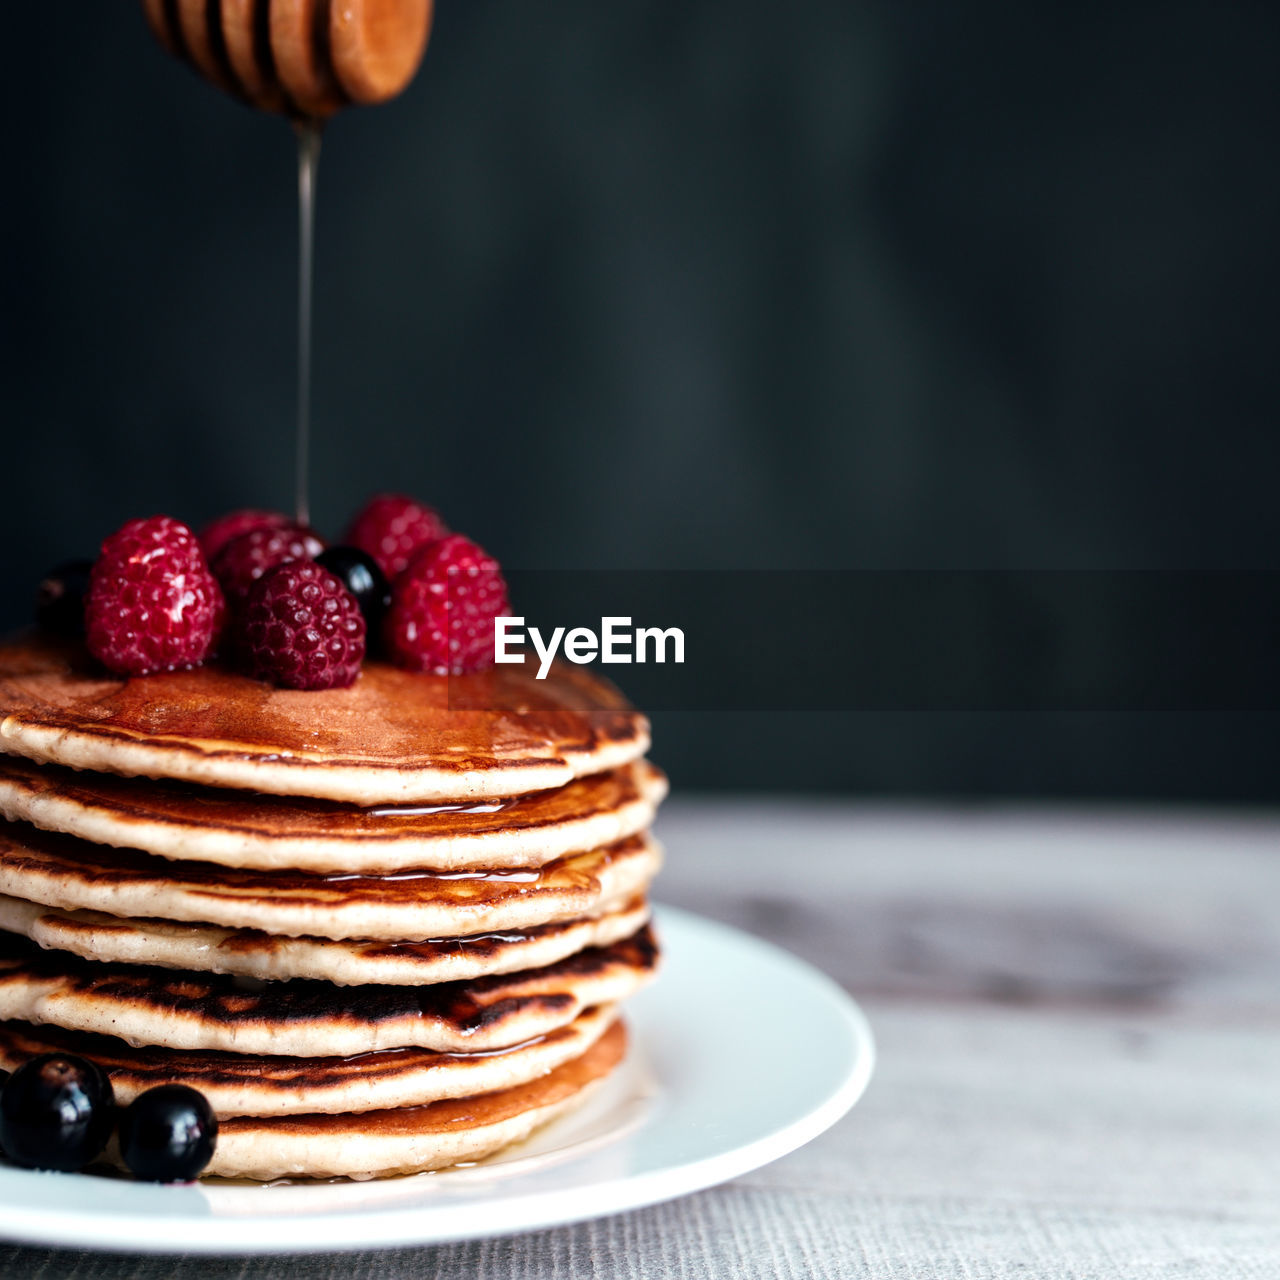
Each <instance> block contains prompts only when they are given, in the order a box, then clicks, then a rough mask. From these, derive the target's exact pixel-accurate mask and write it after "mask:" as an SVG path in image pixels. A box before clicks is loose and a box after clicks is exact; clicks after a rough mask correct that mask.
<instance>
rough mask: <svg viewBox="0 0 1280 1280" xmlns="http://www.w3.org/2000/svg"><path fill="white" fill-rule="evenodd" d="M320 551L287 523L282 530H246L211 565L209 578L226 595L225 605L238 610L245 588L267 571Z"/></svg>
mask: <svg viewBox="0 0 1280 1280" xmlns="http://www.w3.org/2000/svg"><path fill="white" fill-rule="evenodd" d="M323 550H324V543H323V542H321V541H320V539H319V538H318V537H316V535H315V534H314V533H313V532H312V531H311V530H310V529H304V528H303V527H302V526H301V525H296V524H289V525H286V526H285V527H284V528H282V529H263V528H258V529H250V530H249V532H248V533H242V534H240V536H239V537H237V538H232V539H231V541H230V542H228V543H227V544H226V546H224V547H223V548H222V550H221V551H220V552H219V553H218V557H217V559H216V560H214V562H213V575H214V577H215V578H217V579H218V582H219V583H220V584H221V585H222V589H223V591H225V592H226V593H227V603H228V604H229V605H230V606H231V608H232V609H233V610H234V609H238V608H239V607H240V606H241V605H242V604H244V601H245V597H246V596H247V595H248V594H249V588H250V587H252V586H253V584H254V583H255V582H256V581H257V580H258V579H259V578H261V577H262V575H263V574H264V573H266V571H267V570H268V569H274V568H275V567H276V565H278V564H283V563H284V562H285V561H286V560H314V559H315V558H316V556H318V555H319V554H320V553H321V552H322V551H323Z"/></svg>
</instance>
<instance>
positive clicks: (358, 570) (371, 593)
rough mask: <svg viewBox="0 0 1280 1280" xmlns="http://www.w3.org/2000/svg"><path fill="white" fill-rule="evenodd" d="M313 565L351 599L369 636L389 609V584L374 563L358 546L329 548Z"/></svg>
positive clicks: (317, 557)
mask: <svg viewBox="0 0 1280 1280" xmlns="http://www.w3.org/2000/svg"><path fill="white" fill-rule="evenodd" d="M316 564H319V565H323V566H324V567H325V568H326V569H328V570H329V572H330V573H331V574H333V576H334V577H335V578H337V579H338V581H339V582H341V583H342V585H343V586H344V587H346V589H347V590H348V591H350V592H351V594H352V595H353V596H355V598H356V603H357V604H358V605H359V606H360V612H361V613H363V614H364V620H365V622H366V624H367V625H368V627H369V632H370V634H371V635H372V634H373V632H374V628H376V627H379V626H381V625H382V619H383V617H385V615H386V612H387V610H388V609H389V608H390V607H391V584H390V583H389V582H388V581H387V577H386V574H384V573H383V572H382V570H381V569H380V568H379V567H378V562H377V561H376V560H375V559H374V558H373V557H372V556H371V555H370V554H369V553H368V552H367V551H361V550H360V548H359V547H330V548H329V550H328V551H322V552H321V553H320V554H319V555H318V556H316Z"/></svg>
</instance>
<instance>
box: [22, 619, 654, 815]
mask: <svg viewBox="0 0 1280 1280" xmlns="http://www.w3.org/2000/svg"><path fill="white" fill-rule="evenodd" d="M0 715H3V719H0V745H3V746H4V748H5V749H6V750H8V751H10V752H13V753H15V754H19V755H25V756H28V757H30V758H32V759H37V760H41V761H48V762H53V763H63V764H70V765H72V766H74V767H80V768H86V767H87V768H94V769H102V770H106V771H110V772H118V773H124V774H138V773H145V774H147V775H148V776H154V777H169V778H182V779H187V780H193V781H199V782H201V783H205V784H209V785H214V786H233V787H256V788H257V789H259V790H262V791H270V792H272V793H275V794H290V795H312V796H320V797H327V798H332V799H342V800H345V799H356V800H357V801H358V802H359V803H376V802H378V801H379V800H380V799H383V798H385V799H386V800H388V801H391V802H399V801H401V800H404V799H412V798H414V796H415V795H420V796H422V797H423V798H434V797H435V796H437V795H439V796H443V797H444V798H446V799H450V798H455V797H454V795H452V794H451V793H452V792H454V791H455V790H456V792H457V793H458V794H459V795H463V796H466V797H471V796H478V795H485V796H503V795H510V794H513V793H517V792H521V791H525V790H537V789H540V787H541V786H548V787H552V786H561V785H563V784H564V783H566V782H568V781H569V780H570V779H571V777H572V776H574V775H578V774H585V773H590V772H595V771H597V770H598V769H599V768H604V767H616V766H617V765H620V764H622V763H623V762H624V761H625V760H629V759H634V758H636V757H638V756H640V755H641V754H643V751H644V747H645V746H646V745H647V741H648V725H647V722H646V721H645V719H644V717H643V716H641V715H640V714H639V713H638V712H636V711H635V710H634V709H632V708H631V707H630V706H629V705H628V704H627V702H626V700H625V699H624V698H623V697H622V696H621V695H620V694H619V693H618V692H617V691H616V690H615V689H614V688H613V687H612V686H611V685H609V684H608V683H606V682H605V681H602V680H600V679H599V678H598V677H596V676H594V675H593V674H592V673H591V672H589V671H587V670H586V669H585V668H581V667H575V666H572V665H569V664H562V665H559V666H557V667H555V668H554V669H553V670H552V671H551V673H550V674H549V675H548V677H547V678H546V679H545V680H538V679H536V678H535V672H534V668H533V667H532V666H529V665H523V664H521V665H513V666H500V667H492V668H490V669H489V670H487V671H480V672H476V673H474V674H471V675H466V676H459V677H452V678H446V677H442V676H432V675H426V674H422V673H417V672H409V671H402V670H400V669H398V668H396V667H393V666H390V665H388V664H386V663H379V662H370V663H367V664H366V665H365V667H364V669H363V671H362V672H361V674H360V677H359V679H358V680H357V681H356V683H355V684H354V685H353V686H352V687H351V688H349V689H329V690H324V691H321V692H314V693H312V692H301V691H298V690H290V689H276V688H273V687H272V686H271V685H268V684H265V683H263V682H261V681H258V680H252V679H249V678H248V677H247V676H242V675H239V674H236V673H234V672H232V671H229V670H226V669H224V668H222V667H219V666H216V665H208V666H204V667H201V668H198V669H197V670H194V671H179V672H172V673H167V674H163V675H154V676H144V677H139V678H135V679H128V680H126V679H120V678H117V677H114V676H108V675H107V674H106V673H104V672H103V671H102V670H101V669H99V668H96V667H95V665H94V664H93V663H92V661H91V660H90V659H89V657H88V655H87V654H86V653H85V652H84V650H83V649H82V648H79V647H77V646H68V645H60V644H54V643H52V642H51V641H48V640H45V639H42V638H39V637H24V638H22V639H20V640H17V641H12V642H10V643H8V644H5V645H0ZM250 779H252V781H250ZM451 780H452V781H451ZM513 781H515V782H517V783H518V784H519V785H514V786H513V785H512V782H513ZM455 784H456V785H455Z"/></svg>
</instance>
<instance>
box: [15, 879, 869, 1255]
mask: <svg viewBox="0 0 1280 1280" xmlns="http://www.w3.org/2000/svg"><path fill="white" fill-rule="evenodd" d="M654 915H655V918H656V920H657V924H658V928H659V930H662V929H671V928H672V927H674V928H675V930H676V932H677V936H679V935H680V933H682V932H684V933H686V936H687V935H688V934H689V933H692V934H697V935H707V934H711V935H714V934H716V933H721V934H723V935H724V936H726V937H727V938H730V939H732V941H733V943H734V945H736V946H738V947H743V946H745V947H747V948H748V949H750V950H751V951H754V952H756V953H757V955H758V956H759V957H760V958H762V959H763V960H764V961H765V962H767V963H768V964H769V965H770V966H771V967H774V968H777V969H780V970H789V971H790V973H791V974H792V976H793V977H795V978H796V979H798V980H799V981H801V982H803V983H804V984H805V986H807V987H808V988H809V989H810V990H811V991H812V992H813V993H815V994H816V995H817V996H818V997H819V998H820V999H821V1000H822V1002H823V1003H824V1005H825V1006H826V1008H827V1011H828V1012H829V1013H830V1014H831V1016H832V1018H833V1019H835V1018H839V1019H840V1021H841V1022H842V1024H843V1027H844V1029H845V1031H846V1032H847V1033H848V1035H849V1038H850V1043H851V1045H852V1055H853V1056H852V1064H851V1068H850V1070H849V1071H848V1073H847V1074H846V1075H845V1076H844V1078H843V1079H842V1080H840V1082H839V1083H838V1084H837V1085H836V1086H835V1087H834V1088H832V1089H830V1090H829V1091H828V1092H827V1093H826V1095H825V1096H824V1097H823V1098H822V1100H821V1101H820V1102H817V1103H815V1104H814V1105H813V1106H811V1107H809V1108H807V1109H806V1110H804V1111H803V1113H802V1114H800V1115H799V1116H797V1117H796V1118H795V1119H794V1120H792V1121H790V1122H789V1123H787V1124H786V1125H784V1126H782V1127H780V1128H778V1129H774V1130H771V1131H769V1132H766V1133H762V1134H759V1135H757V1136H756V1137H754V1138H752V1139H750V1140H748V1141H746V1142H741V1143H737V1144H733V1145H730V1146H729V1147H727V1148H726V1149H724V1150H721V1151H717V1152H714V1153H711V1154H706V1155H702V1156H700V1157H698V1158H695V1159H692V1160H688V1161H685V1162H682V1163H677V1164H675V1165H673V1166H669V1167H663V1168H653V1169H648V1170H644V1171H641V1172H637V1173H634V1174H628V1175H626V1176H622V1177H618V1178H614V1179H612V1180H606V1181H604V1182H600V1183H593V1184H586V1185H583V1186H580V1187H578V1188H577V1189H575V1190H572V1191H571V1190H569V1189H567V1188H565V1187H563V1186H554V1187H548V1188H544V1189H541V1190H537V1189H535V1190H525V1191H524V1192H520V1191H519V1182H520V1180H521V1179H522V1178H523V1177H526V1176H529V1175H522V1174H516V1175H513V1177H512V1179H511V1181H510V1183H509V1184H508V1185H510V1186H511V1187H512V1188H513V1190H514V1191H515V1192H516V1194H513V1195H512V1196H510V1197H508V1198H507V1199H505V1200H503V1201H501V1208H502V1218H501V1221H500V1222H498V1223H497V1224H496V1225H495V1223H494V1220H493V1218H492V1216H491V1215H492V1214H493V1211H494V1208H495V1202H494V1201H492V1200H489V1201H484V1200H481V1199H476V1200H473V1201H470V1202H468V1201H466V1200H465V1199H458V1200H450V1201H449V1202H448V1207H449V1211H450V1214H451V1215H452V1216H454V1217H455V1218H456V1219H457V1222H456V1225H455V1226H454V1227H453V1229H451V1230H449V1231H448V1232H446V1233H441V1232H440V1231H438V1230H435V1229H429V1230H425V1231H424V1230H423V1227H424V1225H425V1222H430V1221H431V1220H433V1219H434V1218H435V1217H437V1216H438V1215H424V1214H423V1212H422V1205H421V1201H416V1202H412V1203H407V1204H406V1203H402V1204H397V1205H395V1206H392V1207H388V1208H373V1209H366V1210H353V1211H351V1212H326V1211H324V1210H321V1211H318V1212H312V1213H306V1212H299V1213H292V1214H289V1215H286V1216H284V1217H282V1218H277V1217H275V1216H274V1215H270V1214H261V1215H243V1214H241V1215H234V1214H232V1213H229V1212H217V1211H209V1210H207V1209H206V1211H205V1212H202V1213H188V1214H185V1215H181V1214H162V1213H156V1212H154V1211H152V1210H147V1211H133V1212H127V1213H120V1212H117V1211H110V1210H107V1209H105V1208H104V1209H100V1210H98V1211H94V1210H93V1209H91V1208H83V1207H78V1208H76V1209H73V1210H55V1209H50V1208H43V1207H42V1208H38V1209H37V1208H33V1207H32V1206H29V1205H25V1204H24V1205H23V1206H21V1216H20V1217H19V1218H18V1219H17V1220H13V1219H11V1217H10V1212H7V1211H10V1210H11V1206H10V1204H8V1203H7V1197H6V1196H5V1184H6V1183H8V1182H10V1180H11V1179H22V1180H23V1181H24V1182H25V1180H27V1179H31V1178H40V1179H45V1178H48V1179H62V1178H64V1177H68V1176H70V1177H78V1176H80V1175H76V1174H72V1175H66V1174H56V1173H45V1172H36V1171H31V1170H24V1169H13V1168H8V1167H0V1243H2V1244H5V1245H15V1246H27V1247H31V1246H36V1247H39V1246H44V1247H47V1248H71V1249H89V1250H98V1251H102V1252H108V1253H136V1254H146V1255H165V1254H170V1255H172V1254H179V1253H181V1254H191V1255H200V1256H205V1257H217V1256H223V1257H232V1256H242V1257H243V1256H252V1255H255V1254H258V1255H268V1254H290V1253H293V1254H305V1253H330V1252H334V1253H336V1252H341V1251H345V1250H355V1249H371V1248H402V1247H406V1246H412V1245H426V1244H446V1243H457V1242H460V1241H464V1240H474V1239H498V1238H500V1237H502V1236H508V1235H515V1234H519V1233H520V1232H525V1231H533V1230H540V1229H548V1228H553V1227H560V1226H566V1225H570V1224H572V1223H576V1222H584V1221H589V1220H591V1219H594V1218H600V1217H605V1216H607V1215H609V1214H614V1213H622V1212H628V1211H630V1210H633V1209H642V1208H646V1207H649V1206H651V1205H655V1204H660V1203H663V1202H664V1201H668V1200H673V1199H678V1198H680V1197H682V1196H685V1195H690V1194H692V1193H694V1192H696V1191H702V1190H706V1189H707V1188H710V1187H713V1186H717V1185H720V1184H721V1183H723V1182H726V1181H729V1180H730V1179H732V1178H736V1177H741V1176H742V1175H743V1174H746V1173H750V1172H752V1171H753V1170H755V1169H758V1168H761V1167H763V1166H764V1165H766V1164H770V1163H772V1162H773V1161H774V1160H777V1159H780V1158H781V1157H782V1156H784V1155H788V1154H790V1153H791V1152H793V1151H795V1150H797V1149H798V1148H800V1147H802V1146H804V1145H805V1144H806V1143H808V1142H810V1141H812V1140H813V1139H814V1138H816V1137H817V1136H818V1135H819V1134H821V1133H823V1132H825V1131H826V1130H827V1129H829V1128H830V1127H831V1126H832V1125H834V1124H835V1123H836V1122H837V1121H839V1120H840V1119H841V1118H842V1117H843V1116H844V1115H845V1114H846V1113H847V1112H848V1111H849V1110H850V1108H852V1106H853V1105H854V1103H856V1102H857V1101H858V1099H859V1098H860V1097H861V1096H862V1094H863V1093H864V1092H865V1090H866V1088H867V1085H868V1083H869V1082H870V1080H871V1076H872V1074H873V1072H874V1069H875V1063H876V1045H875V1038H874V1036H873V1034H872V1031H871V1027H870V1024H869V1023H868V1021H867V1018H866V1015H865V1014H864V1013H863V1011H862V1009H861V1008H860V1007H859V1005H858V1003H857V1002H856V1001H855V1000H854V999H853V998H852V997H851V996H850V995H849V994H848V993H847V992H846V991H845V990H844V989H843V988H842V987H840V986H839V985H838V984H837V983H836V982H835V981H834V980H833V979H832V978H830V977H829V976H828V975H827V974H825V973H823V972H822V971H821V970H820V969H818V968H817V967H816V966H814V965H812V964H810V963H809V962H808V961H805V960H802V959H800V958H799V957H798V956H795V955H794V954H792V953H791V952H789V951H787V950H786V949H785V948H783V947H780V946H778V945H777V944H776V943H773V942H769V941H767V940H765V939H763V938H760V937H757V936H756V935H754V934H751V933H748V932H747V931H746V930H743V929H739V928H736V927H734V926H732V925H728V924H724V923H722V922H721V921H718V920H714V919H711V918H709V917H706V916H702V915H700V914H697V913H695V912H691V911H687V910H684V909H682V908H679V907H673V906H668V905H666V904H661V903H655V904H654ZM662 987H663V982H662V979H661V978H660V979H659V982H658V983H656V984H655V985H654V987H653V988H651V992H652V993H653V994H654V995H656V997H657V999H659V1000H660V998H661V992H662ZM645 994H650V993H645ZM655 1002H656V1001H655ZM624 1013H625V1011H624ZM632 1025H633V1026H634V1022H632ZM637 1038H638V1039H639V1037H637ZM660 1110H661V1108H659V1111H660ZM654 1122H655V1117H649V1118H647V1119H646V1120H645V1121H643V1123H642V1125H641V1128H644V1127H647V1126H648V1125H650V1124H652V1123H654ZM110 1185H113V1186H129V1185H132V1184H128V1183H112V1184H110ZM147 1190H148V1192H151V1191H156V1190H160V1191H161V1194H173V1193H174V1192H177V1193H178V1194H182V1193H184V1192H185V1193H187V1194H189V1195H200V1194H202V1193H201V1192H200V1190H199V1189H198V1188H163V1189H157V1188H152V1187H148V1188H147ZM126 1194H127V1193H126ZM470 1217H474V1218H475V1219H476V1220H475V1221H471V1220H470ZM481 1218H483V1221H481V1220H480V1219H481ZM424 1220H425V1222H424ZM161 1226H162V1227H163V1228H164V1232H163V1234H162V1235H161V1237H160V1238H159V1239H157V1238H156V1236H155V1232H156V1228H157V1227H161ZM290 1228H293V1230H292V1231H290ZM284 1233H287V1234H284ZM179 1235H180V1236H181V1237H182V1238H181V1240H180V1241H179V1240H178V1238H177V1237H178V1236H179ZM301 1235H305V1237H306V1238H305V1239H302V1238H299V1237H300V1236H301ZM231 1236H234V1239H229V1237H231Z"/></svg>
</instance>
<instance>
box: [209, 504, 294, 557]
mask: <svg viewBox="0 0 1280 1280" xmlns="http://www.w3.org/2000/svg"><path fill="white" fill-rule="evenodd" d="M296 527H297V526H296V524H295V522H294V521H293V520H291V519H290V518H289V517H288V516H287V515H285V514H284V513H283V512H282V511H259V510H257V509H256V508H253V507H246V508H244V509H243V510H240V511H228V512H227V514H226V515H225V516H219V517H218V518H217V519H216V520H211V521H209V523H208V524H207V525H205V527H204V528H203V529H201V530H200V546H201V549H202V550H203V551H204V558H205V559H206V560H208V562H209V563H210V564H212V563H213V561H214V558H215V557H216V556H217V554H218V552H219V551H221V550H222V548H223V547H225V546H226V545H227V543H228V542H230V541H231V540H232V539H233V538H238V537H239V536H240V535H241V534H242V533H252V532H253V530H254V529H286V528H296Z"/></svg>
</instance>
